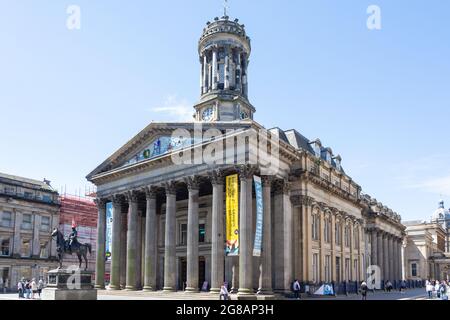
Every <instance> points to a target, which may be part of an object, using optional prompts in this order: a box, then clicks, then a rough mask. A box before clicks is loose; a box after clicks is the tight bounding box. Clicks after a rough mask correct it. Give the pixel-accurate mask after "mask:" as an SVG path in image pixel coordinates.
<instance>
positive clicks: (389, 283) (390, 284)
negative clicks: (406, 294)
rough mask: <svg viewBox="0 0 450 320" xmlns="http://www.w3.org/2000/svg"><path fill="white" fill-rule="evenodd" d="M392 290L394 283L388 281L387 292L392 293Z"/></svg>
mask: <svg viewBox="0 0 450 320" xmlns="http://www.w3.org/2000/svg"><path fill="white" fill-rule="evenodd" d="M392 288H393V286H392V283H391V281H389V280H388V281H386V290H387V292H389V293H390V292H391V290H392Z"/></svg>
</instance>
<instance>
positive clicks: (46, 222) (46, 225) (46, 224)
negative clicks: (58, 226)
mask: <svg viewBox="0 0 450 320" xmlns="http://www.w3.org/2000/svg"><path fill="white" fill-rule="evenodd" d="M41 231H50V217H45V216H44V217H41Z"/></svg>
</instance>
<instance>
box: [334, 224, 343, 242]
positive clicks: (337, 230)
mask: <svg viewBox="0 0 450 320" xmlns="http://www.w3.org/2000/svg"><path fill="white" fill-rule="evenodd" d="M334 234H335V241H336V245H338V246H340V245H341V238H342V237H341V224H340V223H339V222H336V224H335V225H334Z"/></svg>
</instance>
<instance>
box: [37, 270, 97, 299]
mask: <svg viewBox="0 0 450 320" xmlns="http://www.w3.org/2000/svg"><path fill="white" fill-rule="evenodd" d="M92 275H93V272H92V271H84V270H79V269H77V270H67V269H60V270H58V269H56V270H51V271H49V272H48V281H47V287H46V288H45V289H44V290H42V300H97V290H96V289H94V286H93V285H92Z"/></svg>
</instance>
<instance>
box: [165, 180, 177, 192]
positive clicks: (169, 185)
mask: <svg viewBox="0 0 450 320" xmlns="http://www.w3.org/2000/svg"><path fill="white" fill-rule="evenodd" d="M163 186H164V189H165V190H166V195H176V194H177V185H176V183H175V182H174V181H168V182H165V183H164V184H163Z"/></svg>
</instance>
